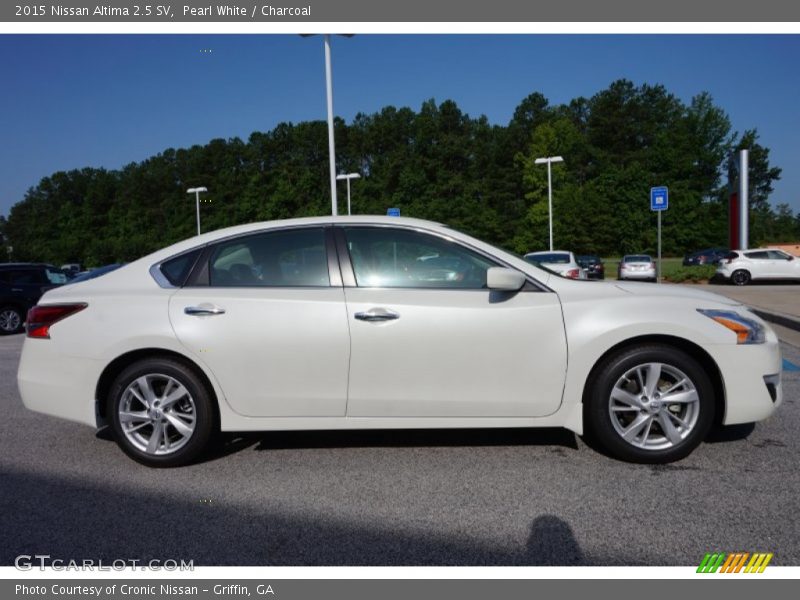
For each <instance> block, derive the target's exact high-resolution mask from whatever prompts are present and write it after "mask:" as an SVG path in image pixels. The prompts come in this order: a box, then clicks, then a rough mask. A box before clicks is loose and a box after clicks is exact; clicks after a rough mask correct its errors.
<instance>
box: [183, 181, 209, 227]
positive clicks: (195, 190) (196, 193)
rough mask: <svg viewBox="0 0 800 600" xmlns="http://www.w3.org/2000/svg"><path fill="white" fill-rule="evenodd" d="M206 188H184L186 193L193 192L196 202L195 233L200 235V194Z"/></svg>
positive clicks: (205, 190)
mask: <svg viewBox="0 0 800 600" xmlns="http://www.w3.org/2000/svg"><path fill="white" fill-rule="evenodd" d="M207 191H208V190H207V189H206V188H204V187H196V188H189V189H188V190H186V193H187V194H194V199H195V202H196V203H197V235H200V194H201V193H205V192H207Z"/></svg>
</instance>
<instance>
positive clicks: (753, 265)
mask: <svg viewBox="0 0 800 600" xmlns="http://www.w3.org/2000/svg"><path fill="white" fill-rule="evenodd" d="M717 275H719V276H720V277H723V278H725V279H727V280H729V281H730V282H732V283H734V284H736V285H747V284H748V283H750V282H751V281H755V280H758V279H800V260H797V259H796V258H795V257H794V256H792V255H791V254H787V253H786V252H784V251H783V250H771V249H768V248H760V249H758V250H734V251H733V252H731V253H729V254H728V255H727V256H725V258H723V259H722V260H721V261H720V262H719V265H718V266H717Z"/></svg>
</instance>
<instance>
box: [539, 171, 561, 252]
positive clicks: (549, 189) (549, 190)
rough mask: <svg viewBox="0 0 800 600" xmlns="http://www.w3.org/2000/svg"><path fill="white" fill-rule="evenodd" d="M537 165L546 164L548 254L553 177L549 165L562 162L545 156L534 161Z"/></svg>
mask: <svg viewBox="0 0 800 600" xmlns="http://www.w3.org/2000/svg"><path fill="white" fill-rule="evenodd" d="M534 162H535V164H537V165H543V164H545V163H547V215H548V220H549V221H550V252H552V251H553V175H552V173H551V165H552V164H553V163H560V162H564V159H563V158H561V157H560V156H546V157H544V158H537V159H536V160H535V161H534Z"/></svg>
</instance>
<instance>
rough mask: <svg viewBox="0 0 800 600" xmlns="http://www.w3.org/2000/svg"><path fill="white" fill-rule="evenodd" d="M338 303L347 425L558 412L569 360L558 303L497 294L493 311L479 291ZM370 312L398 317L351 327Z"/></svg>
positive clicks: (362, 293) (366, 291) (368, 296)
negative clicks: (343, 321) (344, 334)
mask: <svg viewBox="0 0 800 600" xmlns="http://www.w3.org/2000/svg"><path fill="white" fill-rule="evenodd" d="M345 294H346V296H347V313H348V318H349V319H350V335H351V340H352V352H351V359H350V394H349V398H348V401H347V414H348V415H350V416H357V417H384V416H397V417H446V416H453V417H491V416H494V417H536V416H545V415H548V414H551V413H553V412H555V411H556V410H557V409H558V406H559V404H561V395H562V392H563V389H564V377H565V376H566V370H567V352H566V343H565V339H564V324H563V321H562V317H561V304H560V303H559V301H558V297H557V296H556V295H555V294H553V293H549V292H518V293H516V294H510V295H502V294H497V299H496V301H494V302H491V301H489V302H487V300H489V298H488V297H489V295H490V294H491V293H490V292H488V291H486V290H435V289H370V288H347V289H346V291H345ZM374 308H385V309H388V310H392V311H395V312H396V313H398V314H399V315H400V317H399V318H398V319H397V320H392V321H386V322H365V321H358V320H356V319H354V318H353V315H354V314H355V313H357V312H361V311H369V310H371V309H374ZM431 331H435V332H436V335H435V336H431V335H430V332H431ZM521 331H530V332H532V333H531V334H530V335H521V334H520V332H521Z"/></svg>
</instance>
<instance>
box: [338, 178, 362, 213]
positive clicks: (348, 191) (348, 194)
mask: <svg viewBox="0 0 800 600" xmlns="http://www.w3.org/2000/svg"><path fill="white" fill-rule="evenodd" d="M342 179H346V180H347V214H348V215H349V214H350V180H351V179H361V175H360V174H359V173H347V174H346V175H345V174H344V173H342V174H341V175H337V176H336V180H337V181H341V180H342Z"/></svg>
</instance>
